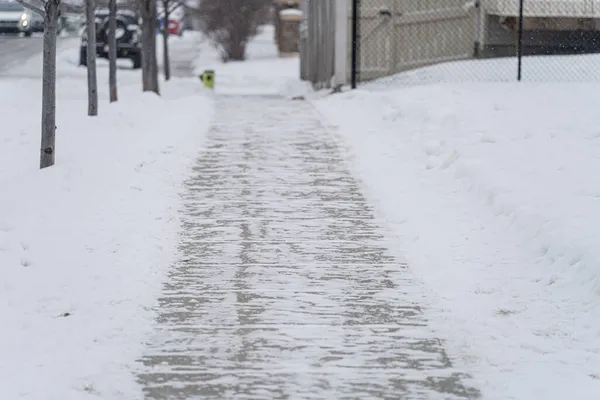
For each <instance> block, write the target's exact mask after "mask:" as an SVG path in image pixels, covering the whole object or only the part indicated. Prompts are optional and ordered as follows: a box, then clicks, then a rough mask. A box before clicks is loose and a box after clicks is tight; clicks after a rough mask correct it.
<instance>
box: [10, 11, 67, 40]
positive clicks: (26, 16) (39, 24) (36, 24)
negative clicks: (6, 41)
mask: <svg viewBox="0 0 600 400" xmlns="http://www.w3.org/2000/svg"><path fill="white" fill-rule="evenodd" d="M62 28H63V23H62V17H61V18H59V20H58V32H57V33H60V32H61V31H62ZM36 32H44V18H42V16H41V15H39V14H37V13H34V12H33V11H31V10H29V9H27V8H25V7H23V6H22V5H21V4H19V3H17V2H0V33H16V34H20V33H22V34H24V35H25V36H27V37H29V36H31V35H32V34H33V33H36Z"/></svg>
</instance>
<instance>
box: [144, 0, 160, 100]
mask: <svg viewBox="0 0 600 400" xmlns="http://www.w3.org/2000/svg"><path fill="white" fill-rule="evenodd" d="M140 13H141V15H142V90H143V91H144V92H154V93H156V94H160V91H159V88H158V62H157V58H156V29H157V26H156V18H157V10H156V1H155V0H140Z"/></svg>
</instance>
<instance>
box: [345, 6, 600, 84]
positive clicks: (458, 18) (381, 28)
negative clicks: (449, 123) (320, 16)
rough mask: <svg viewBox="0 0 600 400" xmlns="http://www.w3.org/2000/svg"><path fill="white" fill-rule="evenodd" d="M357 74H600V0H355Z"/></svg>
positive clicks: (399, 77)
mask: <svg viewBox="0 0 600 400" xmlns="http://www.w3.org/2000/svg"><path fill="white" fill-rule="evenodd" d="M351 26H352V27H353V29H351V31H352V32H351V36H352V41H353V43H355V45H354V46H353V51H352V52H353V57H352V61H351V68H352V72H351V74H352V77H353V78H354V80H353V82H356V83H358V84H360V83H361V82H367V81H373V80H377V81H383V82H385V83H389V82H390V81H393V82H404V83H407V84H416V83H428V82H465V81H466V82H469V81H484V82H487V81H492V82H493V81H496V82H498V81H503V82H504V81H517V80H523V81H533V82H548V81H559V82H562V81H568V82H572V81H580V82H581V81H583V82H585V81H600V54H599V53H600V0H471V1H470V0H353V1H352V17H351Z"/></svg>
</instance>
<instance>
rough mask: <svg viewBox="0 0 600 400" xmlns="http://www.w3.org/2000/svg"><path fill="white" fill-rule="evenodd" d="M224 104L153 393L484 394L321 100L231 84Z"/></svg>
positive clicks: (159, 343)
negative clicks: (460, 364)
mask: <svg viewBox="0 0 600 400" xmlns="http://www.w3.org/2000/svg"><path fill="white" fill-rule="evenodd" d="M217 110H218V111H217V117H216V121H215V124H214V126H213V128H212V130H211V132H210V133H209V137H208V142H207V145H206V149H205V151H203V153H202V155H201V157H200V159H199V161H198V165H197V167H196V169H195V172H194V173H195V176H194V178H193V179H192V180H191V181H190V182H189V190H188V192H187V198H186V202H187V222H186V224H185V226H184V231H183V237H182V251H183V253H184V258H183V259H182V260H181V262H180V263H179V264H178V265H177V266H175V267H174V269H173V271H172V273H171V276H170V282H169V283H168V284H167V285H166V287H165V289H164V295H163V296H162V298H161V299H160V310H159V317H158V331H157V332H156V335H155V338H154V341H153V342H152V343H151V344H150V345H149V347H148V351H147V355H146V357H145V358H144V359H143V362H144V364H145V366H146V368H145V369H144V371H142V372H141V374H140V375H139V379H140V382H141V383H142V384H143V386H144V388H145V389H144V390H145V395H146V398H148V399H325V398H327V399H428V400H430V399H463V398H476V397H478V393H477V391H476V390H474V389H471V388H467V387H465V386H464V385H463V384H462V383H461V378H462V375H461V374H460V373H459V372H457V371H455V370H454V369H453V368H452V366H451V364H450V361H449V359H448V357H447V356H446V354H445V352H444V349H443V346H442V344H441V342H440V341H439V340H438V339H437V338H436V337H435V336H433V335H432V333H431V330H430V329H429V328H428V326H427V321H426V319H425V316H424V315H423V313H422V311H421V309H420V307H419V299H420V288H419V286H418V284H417V283H415V282H413V280H412V278H411V274H410V272H409V270H408V268H407V266H406V265H403V264H401V263H399V262H398V261H397V260H395V259H394V258H393V257H391V256H390V255H388V253H387V251H386V242H385V237H384V235H383V234H382V230H381V228H380V226H378V222H377V220H376V219H375V217H374V214H373V212H372V209H371V207H370V206H369V205H368V204H367V203H366V201H365V199H364V198H363V195H362V194H361V190H360V188H359V185H358V183H357V182H356V181H355V180H354V179H353V177H352V176H351V175H350V174H349V172H348V171H347V169H346V167H345V166H344V163H343V160H342V157H341V155H340V154H339V151H338V149H337V147H336V146H335V143H334V141H333V139H332V138H331V137H330V136H329V134H328V133H327V132H326V131H325V130H324V129H323V127H322V125H321V124H320V122H319V120H318V118H317V116H316V114H315V112H314V110H313V109H312V108H311V107H310V105H309V104H307V103H305V102H302V101H288V100H282V99H276V98H266V97H221V98H220V99H219V100H218V105H217Z"/></svg>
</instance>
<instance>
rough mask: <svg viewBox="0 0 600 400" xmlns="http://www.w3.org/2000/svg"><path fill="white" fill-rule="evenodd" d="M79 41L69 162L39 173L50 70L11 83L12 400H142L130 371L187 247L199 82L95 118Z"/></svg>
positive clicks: (206, 105)
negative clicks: (45, 79) (187, 187)
mask: <svg viewBox="0 0 600 400" xmlns="http://www.w3.org/2000/svg"><path fill="white" fill-rule="evenodd" d="M76 46H77V41H76V40H75V41H68V42H65V43H63V45H62V46H61V47H62V51H61V52H60V54H59V73H58V75H59V81H58V117H57V118H58V119H57V150H56V151H57V154H56V156H57V164H56V166H54V167H52V168H49V169H46V170H43V171H39V170H38V169H37V166H38V162H39V161H38V154H39V134H40V132H39V116H40V115H39V113H40V107H41V106H40V91H41V89H40V86H41V81H40V70H41V66H40V60H39V58H36V59H34V60H32V61H31V62H30V63H28V64H27V65H23V66H22V67H21V68H19V70H18V71H15V72H14V73H13V74H12V76H11V77H10V78H8V79H4V80H0V107H1V108H2V110H3V111H2V130H1V131H0V160H2V162H1V163H0V185H1V187H2V196H0V299H1V301H0V315H2V329H1V330H0V354H2V360H1V361H0V377H1V378H0V398H2V399H14V398H17V397H18V398H31V399H42V398H44V399H75V398H77V399H80V398H84V397H85V395H86V394H87V395H94V396H97V397H98V398H106V399H133V398H137V397H138V395H139V393H138V388H137V387H136V386H135V385H134V383H133V382H134V380H135V378H134V377H133V376H131V372H130V371H131V369H132V365H131V363H132V362H133V361H134V360H136V359H137V357H138V355H139V354H141V351H142V350H143V343H142V342H143V340H144V336H145V334H146V330H147V329H148V327H149V326H150V324H151V322H152V318H153V313H152V312H151V307H153V306H154V303H155V301H156V295H157V293H158V292H159V291H160V289H161V283H162V282H163V279H164V277H165V274H166V271H167V269H168V268H169V266H170V265H171V264H172V263H173V261H174V257H175V256H176V253H177V251H176V250H177V249H176V246H177V244H178V237H177V235H178V232H179V230H180V223H179V219H178V210H179V208H180V206H181V201H180V197H179V195H180V193H181V191H182V183H183V181H184V180H185V179H186V177H187V176H188V175H189V172H190V168H191V166H192V164H193V161H194V159H195V156H196V154H197V153H198V151H199V146H201V144H202V140H203V137H204V134H205V131H206V130H207V128H208V124H209V122H210V121H209V120H210V118H211V115H212V102H211V100H210V96H207V95H206V94H205V92H204V91H203V90H202V88H201V85H199V83H198V82H197V81H196V80H193V81H191V80H185V79H182V80H177V79H176V80H174V81H173V82H171V83H168V84H164V83H163V84H162V87H161V89H162V94H163V96H162V97H158V96H155V95H153V94H142V93H141V77H140V73H139V71H132V70H130V68H131V67H130V63H128V62H127V60H126V61H125V62H123V63H121V62H120V69H119V71H118V74H119V81H120V86H119V95H120V99H119V102H118V103H116V104H111V105H109V104H108V94H107V92H108V90H107V89H108V84H107V76H108V70H107V68H106V64H105V63H104V62H100V65H99V71H98V73H99V85H100V86H99V90H100V116H98V117H96V118H90V117H87V115H86V110H87V103H86V91H85V90H86V81H85V76H86V72H85V69H84V68H77V67H76V63H77V56H78V51H77V47H76Z"/></svg>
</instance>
